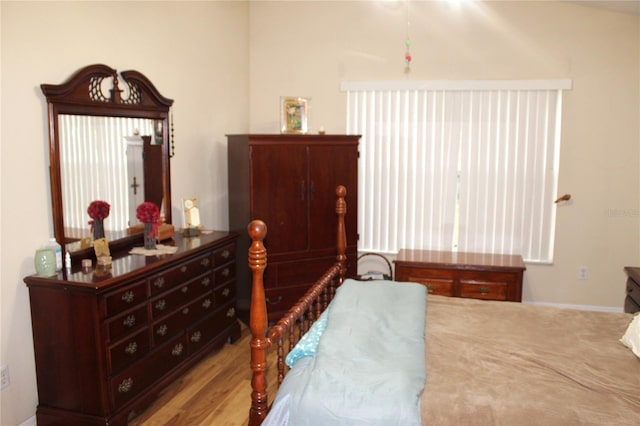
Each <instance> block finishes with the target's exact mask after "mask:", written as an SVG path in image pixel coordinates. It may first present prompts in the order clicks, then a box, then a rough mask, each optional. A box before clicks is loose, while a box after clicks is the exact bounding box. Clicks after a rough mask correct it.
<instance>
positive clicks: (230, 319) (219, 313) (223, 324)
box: [187, 302, 236, 354]
mask: <svg viewBox="0 0 640 426" xmlns="http://www.w3.org/2000/svg"><path fill="white" fill-rule="evenodd" d="M234 305H235V303H233V302H232V303H228V304H226V305H224V306H222V307H220V308H219V309H218V310H216V311H215V313H214V314H213V315H211V316H209V317H207V318H205V319H204V320H203V321H200V322H199V323H198V324H196V325H194V326H193V327H191V328H190V329H189V330H187V346H188V348H189V354H193V353H196V352H197V351H198V350H200V348H201V347H202V346H204V345H205V344H207V343H208V342H210V341H211V340H213V339H215V338H216V337H217V336H218V335H219V334H220V333H222V332H223V331H225V330H226V329H227V328H228V327H229V326H231V325H232V324H233V323H234V322H235V321H236V311H235V306H234Z"/></svg>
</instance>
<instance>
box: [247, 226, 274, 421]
mask: <svg viewBox="0 0 640 426" xmlns="http://www.w3.org/2000/svg"><path fill="white" fill-rule="evenodd" d="M247 230H248V232H249V237H250V238H251V241H252V243H251V246H250V247H249V267H250V268H251V271H252V272H253V287H252V290H251V311H250V312H251V313H250V318H249V328H250V329H251V335H252V336H253V337H252V338H251V370H253V376H252V378H251V389H253V391H252V392H251V409H250V410H249V425H250V426H252V425H259V424H260V423H262V420H264V418H265V417H266V416H267V377H266V374H267V350H268V346H269V341H268V339H267V337H266V335H267V322H268V320H267V302H266V301H265V297H264V283H263V282H262V274H263V272H264V269H265V268H266V267H267V250H266V249H265V248H264V244H263V243H262V241H263V240H264V237H265V236H266V235H267V225H265V224H264V222H262V221H261V220H253V221H251V223H249V226H248V229H247Z"/></svg>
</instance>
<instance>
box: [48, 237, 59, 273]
mask: <svg viewBox="0 0 640 426" xmlns="http://www.w3.org/2000/svg"><path fill="white" fill-rule="evenodd" d="M47 248H50V249H51V250H53V252H54V253H55V254H56V271H62V246H60V244H58V242H57V241H56V239H55V238H49V244H47Z"/></svg>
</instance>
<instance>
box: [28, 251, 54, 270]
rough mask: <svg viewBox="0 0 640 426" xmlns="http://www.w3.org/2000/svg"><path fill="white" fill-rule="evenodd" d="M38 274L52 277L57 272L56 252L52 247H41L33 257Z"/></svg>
mask: <svg viewBox="0 0 640 426" xmlns="http://www.w3.org/2000/svg"><path fill="white" fill-rule="evenodd" d="M33 263H34V265H35V267H36V272H37V273H38V275H40V276H43V277H50V276H52V275H55V274H56V253H55V252H54V251H53V250H52V249H39V250H36V254H35V256H34V258H33Z"/></svg>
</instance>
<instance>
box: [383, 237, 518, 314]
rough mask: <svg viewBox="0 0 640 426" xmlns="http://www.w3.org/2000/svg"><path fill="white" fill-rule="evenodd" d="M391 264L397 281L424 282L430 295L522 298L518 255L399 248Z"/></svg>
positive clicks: (504, 298)
mask: <svg viewBox="0 0 640 426" xmlns="http://www.w3.org/2000/svg"><path fill="white" fill-rule="evenodd" d="M394 263H395V279H396V281H411V282H417V283H421V284H424V285H425V286H427V290H428V292H429V293H431V294H438V295H442V296H456V297H466V298H473V299H487V300H505V301H512V302H521V301H522V277H523V274H524V271H525V269H526V267H525V265H524V262H523V261H522V257H521V256H520V255H507V254H490V253H464V252H447V251H433V250H407V249H402V250H400V252H399V253H398V256H397V257H396V259H395V260H394Z"/></svg>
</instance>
